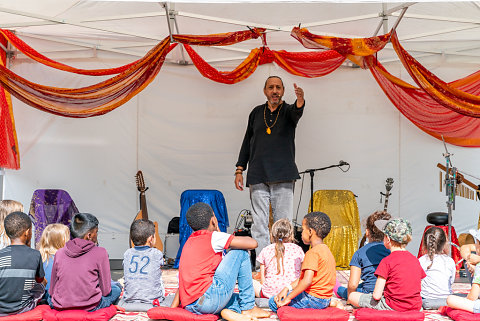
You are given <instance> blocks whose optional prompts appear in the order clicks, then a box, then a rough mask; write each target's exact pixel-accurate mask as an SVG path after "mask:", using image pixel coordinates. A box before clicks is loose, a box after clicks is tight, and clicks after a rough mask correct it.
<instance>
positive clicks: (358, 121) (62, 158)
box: [5, 59, 479, 259]
mask: <svg viewBox="0 0 480 321" xmlns="http://www.w3.org/2000/svg"><path fill="white" fill-rule="evenodd" d="M126 62H127V61H123V62H119V61H116V62H114V63H112V62H111V61H110V62H108V61H105V60H100V59H91V60H90V61H88V62H87V61H85V60H78V61H77V60H69V61H68V62H67V63H68V64H70V65H75V66H78V67H80V68H98V67H105V66H107V67H108V66H113V65H120V64H122V63H126ZM427 68H430V69H431V70H432V71H433V72H435V73H437V74H438V75H439V76H440V77H442V78H443V79H446V80H449V81H450V80H453V79H457V78H460V77H463V76H465V75H467V74H469V73H471V72H472V71H474V68H475V66H472V65H453V64H449V65H445V64H440V63H438V62H436V63H431V64H429V65H427ZM12 69H13V70H14V71H15V72H17V73H18V74H20V75H23V76H25V77H28V79H30V80H32V81H38V82H42V83H47V84H51V85H57V86H59V85H61V86H63V87H78V86H82V85H86V84H89V83H91V81H92V80H90V79H88V77H85V76H77V75H70V74H66V73H63V72H59V71H57V72H55V71H52V70H48V72H47V71H46V69H45V68H44V67H41V66H39V64H36V63H25V62H23V61H18V62H15V64H13V66H12ZM388 69H389V71H390V72H392V73H393V74H394V75H401V76H402V75H403V76H404V77H402V78H405V79H408V77H405V74H406V72H405V71H404V70H403V68H402V67H401V66H400V65H399V64H389V65H388ZM268 75H279V76H281V77H282V78H283V80H284V83H285V85H286V93H285V97H284V98H285V100H286V101H287V102H293V100H294V94H293V83H294V82H295V83H297V84H298V85H299V86H301V87H303V88H304V90H305V95H306V109H305V113H304V116H303V117H302V119H301V120H300V122H299V125H298V129H297V135H296V148H297V157H296V159H297V166H298V168H299V170H305V169H308V168H318V167H323V166H328V165H330V164H337V163H338V161H339V160H345V161H347V162H349V163H350V164H351V168H350V170H349V171H348V172H346V173H343V172H341V171H340V170H338V169H329V170H327V171H321V172H317V173H316V175H315V189H349V190H352V191H353V192H354V193H355V194H356V195H358V198H357V202H358V207H359V211H360V216H361V219H364V218H366V217H367V216H368V215H369V214H370V213H372V212H373V211H375V210H377V209H382V208H383V204H380V203H379V198H380V195H379V193H380V192H381V191H382V192H384V189H385V187H384V186H385V179H386V178H387V177H393V178H394V180H395V183H394V185H393V189H392V196H391V198H390V200H389V211H390V212H391V213H392V214H393V215H394V216H402V217H406V218H408V219H409V220H411V221H412V223H413V228H414V235H413V241H412V242H411V244H410V245H409V246H408V249H409V250H410V251H412V252H413V253H415V254H416V252H417V250H418V245H419V242H420V237H421V235H422V233H423V229H424V228H425V226H426V225H427V222H426V214H427V213H429V212H433V211H446V205H445V201H446V197H445V195H444V193H440V192H439V174H438V172H439V170H438V169H437V168H436V164H437V163H438V162H440V163H443V162H444V158H443V157H442V153H443V152H444V147H443V144H442V143H441V142H440V141H438V140H436V139H434V138H432V137H430V136H428V135H427V134H425V133H423V132H422V131H420V130H419V129H418V128H417V127H415V126H414V125H413V124H412V123H411V122H410V121H408V120H407V119H406V118H404V117H403V116H402V115H400V113H399V112H398V111H397V109H396V108H395V107H394V106H393V105H392V103H391V102H390V101H389V100H388V99H387V97H386V96H385V95H384V93H383V91H382V90H381V89H380V87H379V86H378V85H377V84H376V82H375V81H374V79H373V77H372V76H371V74H370V73H369V71H367V70H361V69H352V68H347V67H341V68H340V69H338V70H336V71H334V72H333V73H332V74H330V75H327V76H325V77H321V78H316V79H306V78H300V77H295V76H292V75H290V74H287V73H286V72H284V71H283V70H282V69H280V68H278V67H276V66H275V65H273V64H269V65H263V66H260V67H259V68H258V69H257V71H256V72H255V73H254V74H253V75H252V76H251V77H250V78H249V79H247V80H245V81H243V82H240V83H238V84H235V85H224V84H219V83H215V82H212V81H210V80H208V79H206V78H203V77H202V76H201V75H200V74H199V73H198V71H197V70H196V69H195V67H193V66H177V65H171V64H169V65H165V66H164V67H163V68H162V70H161V71H160V73H159V75H158V76H157V77H156V79H155V80H154V81H153V82H152V83H151V84H150V85H149V86H148V87H147V88H146V89H145V90H144V91H143V92H142V93H141V94H139V95H138V96H136V97H134V98H133V99H132V100H130V101H129V102H128V103H127V104H125V105H124V106H121V107H120V108H118V109H117V110H115V111H113V112H111V113H109V114H106V115H104V116H100V117H94V118H88V119H71V118H64V117H59V116H54V115H50V114H47V113H43V112H40V111H37V110H35V109H33V108H31V107H29V106H26V105H25V104H23V103H21V102H19V101H18V100H16V99H14V101H13V105H14V115H15V120H16V127H17V134H18V139H19V145H20V153H21V169H20V170H18V171H12V170H7V172H6V179H5V198H7V199H15V200H19V201H21V202H22V203H23V204H24V205H25V207H26V210H27V211H28V207H29V204H30V199H31V196H32V193H33V191H34V190H35V189H40V188H61V189H65V190H67V191H68V192H69V193H70V195H71V196H72V198H73V199H74V201H75V203H76V205H77V207H78V208H79V210H80V211H82V212H90V213H93V214H95V215H96V216H97V217H98V218H99V220H100V233H99V241H100V243H101V245H102V246H104V247H106V248H107V250H108V252H109V254H110V257H111V258H114V259H118V258H121V257H122V255H123V252H124V250H125V249H126V248H127V246H128V241H127V239H128V229H129V226H130V223H131V221H132V219H133V218H134V216H135V215H136V212H137V211H138V191H137V189H136V187H135V180H134V175H135V173H136V171H137V170H138V169H140V170H142V171H143V173H144V176H145V180H146V185H147V186H148V187H149V190H148V191H147V192H146V195H147V202H148V209H149V215H150V217H151V219H153V220H156V221H158V222H159V225H160V233H161V235H162V239H163V238H164V235H165V233H166V230H167V224H168V222H169V221H170V219H171V218H172V217H174V216H178V215H179V213H180V203H179V200H180V194H181V193H182V191H184V190H186V189H218V190H220V191H221V192H222V193H223V194H224V196H225V200H226V203H227V209H228V214H229V220H230V229H229V231H230V232H231V231H232V229H233V227H234V224H235V220H236V218H237V215H238V213H239V212H240V210H242V209H244V208H247V209H250V202H249V194H248V189H247V190H246V191H243V192H239V191H237V190H235V188H234V185H233V171H234V165H235V162H236V160H237V156H238V151H239V148H240V145H241V142H242V139H243V135H244V132H245V128H246V123H247V118H248V114H249V113H250V111H251V109H252V108H253V107H254V106H256V105H258V104H260V103H262V102H264V96H263V92H262V88H263V83H264V81H265V78H266V77H267V76H268ZM273 130H274V129H273ZM448 148H449V151H450V152H452V153H453V154H454V155H453V156H452V160H453V163H454V165H456V166H457V167H459V169H461V170H465V171H467V172H469V173H475V171H476V170H477V168H478V167H477V163H478V150H477V149H469V148H461V147H455V146H451V145H449V146H448ZM467 178H468V177H467ZM474 181H475V180H474ZM309 184H310V183H309V176H308V175H307V176H306V177H305V181H304V186H303V195H302V199H301V203H300V205H299V214H298V215H299V221H300V220H301V218H302V217H303V215H304V214H305V213H306V212H307V207H308V201H309ZM300 193H301V180H299V181H297V184H296V187H295V212H296V209H297V204H298V202H299V197H300ZM478 215H479V210H478V203H477V202H475V201H471V200H465V199H462V198H459V197H458V198H457V204H456V210H455V211H454V213H453V225H454V227H455V229H456V231H457V233H461V232H465V231H466V230H468V229H469V228H474V227H476V225H477V220H478Z"/></svg>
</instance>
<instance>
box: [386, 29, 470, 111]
mask: <svg viewBox="0 0 480 321" xmlns="http://www.w3.org/2000/svg"><path fill="white" fill-rule="evenodd" d="M392 45H393V48H394V49H395V51H396V52H397V55H398V57H399V58H400V61H401V62H402V63H403V66H404V67H405V68H406V69H407V71H408V72H409V73H410V76H411V77H412V78H413V80H414V81H415V82H416V83H417V85H418V86H420V88H422V89H423V90H425V92H427V93H428V94H429V95H430V97H432V98H433V99H435V100H436V101H437V102H438V103H439V104H441V105H443V106H445V107H446V108H449V109H451V110H453V111H455V112H457V113H460V114H463V115H466V116H470V117H476V118H480V96H479V95H478V94H476V95H475V94H471V93H468V92H466V91H463V90H460V89H458V88H456V87H455V86H452V85H451V84H448V83H446V82H444V81H443V80H441V79H440V78H438V77H437V76H435V75H434V74H433V73H431V72H430V71H428V70H427V69H426V68H425V67H424V66H422V65H421V64H420V63H419V62H418V61H417V60H415V58H413V57H412V56H411V55H410V54H409V53H408V52H407V51H406V50H405V49H403V47H402V46H401V45H400V43H399V42H398V38H397V35H396V33H394V34H393V35H392ZM469 81H480V72H478V73H475V74H474V75H471V76H470V77H469Z"/></svg>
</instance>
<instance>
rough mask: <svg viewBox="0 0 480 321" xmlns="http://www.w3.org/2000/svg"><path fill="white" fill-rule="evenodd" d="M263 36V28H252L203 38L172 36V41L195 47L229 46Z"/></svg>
mask: <svg viewBox="0 0 480 321" xmlns="http://www.w3.org/2000/svg"><path fill="white" fill-rule="evenodd" d="M264 36H265V29H264V28H253V29H250V30H243V31H237V32H227V33H217V34H212V35H205V36H196V35H172V38H173V40H175V41H177V42H180V43H183V44H186V45H196V46H229V45H233V44H235V43H239V42H242V41H246V40H250V39H257V38H258V37H264Z"/></svg>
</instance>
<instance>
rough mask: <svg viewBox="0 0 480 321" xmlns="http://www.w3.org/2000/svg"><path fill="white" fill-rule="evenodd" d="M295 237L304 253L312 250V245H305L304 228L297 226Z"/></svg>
mask: <svg viewBox="0 0 480 321" xmlns="http://www.w3.org/2000/svg"><path fill="white" fill-rule="evenodd" d="M293 233H294V236H295V241H296V243H297V244H298V246H300V247H301V248H302V250H303V252H305V253H306V252H307V251H308V250H309V249H310V245H307V244H305V243H303V241H302V227H301V226H296V227H294V232H293Z"/></svg>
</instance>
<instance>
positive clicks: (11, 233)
mask: <svg viewBox="0 0 480 321" xmlns="http://www.w3.org/2000/svg"><path fill="white" fill-rule="evenodd" d="M4 224H5V233H6V234H7V235H8V237H9V238H10V243H11V245H9V246H7V247H6V248H4V249H1V250H0V316H5V315H11V314H19V313H22V312H27V311H30V310H32V309H34V308H35V307H36V306H37V302H38V301H39V300H40V299H41V298H42V296H43V294H44V292H45V287H44V284H42V282H44V278H43V277H44V272H43V266H42V256H41V255H40V252H39V251H37V250H34V249H32V248H30V240H31V238H32V221H31V220H30V217H28V215H27V214H25V213H22V212H13V213H10V214H9V215H7V217H6V218H5V221H4Z"/></svg>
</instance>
